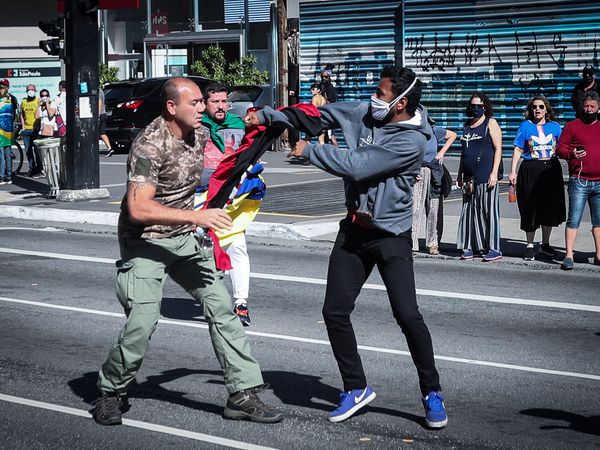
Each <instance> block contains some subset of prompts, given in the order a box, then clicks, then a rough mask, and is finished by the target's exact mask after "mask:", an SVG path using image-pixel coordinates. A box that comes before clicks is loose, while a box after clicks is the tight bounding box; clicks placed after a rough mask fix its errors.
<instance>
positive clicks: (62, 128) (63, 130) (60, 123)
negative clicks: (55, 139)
mask: <svg viewBox="0 0 600 450" xmlns="http://www.w3.org/2000/svg"><path fill="white" fill-rule="evenodd" d="M54 119H55V120H56V127H57V128H58V135H59V136H64V135H65V134H67V126H66V125H65V121H64V120H63V118H62V116H61V115H60V113H59V112H58V109H57V110H56V114H54Z"/></svg>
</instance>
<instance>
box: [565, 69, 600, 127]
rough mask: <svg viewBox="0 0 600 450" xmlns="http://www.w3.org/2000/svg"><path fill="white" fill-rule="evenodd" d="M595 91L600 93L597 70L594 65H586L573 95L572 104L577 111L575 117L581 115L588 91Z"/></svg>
mask: <svg viewBox="0 0 600 450" xmlns="http://www.w3.org/2000/svg"><path fill="white" fill-rule="evenodd" d="M589 91H595V92H597V93H598V95H600V83H598V80H596V71H595V70H594V68H593V67H590V66H586V67H584V68H583V72H582V73H581V81H580V82H579V83H577V84H576V85H575V88H574V89H573V94H572V95H571V106H573V110H574V111H575V117H579V116H580V112H581V109H582V107H583V96H584V95H585V93H586V92H589Z"/></svg>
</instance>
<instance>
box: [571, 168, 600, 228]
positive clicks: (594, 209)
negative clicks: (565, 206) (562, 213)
mask: <svg viewBox="0 0 600 450" xmlns="http://www.w3.org/2000/svg"><path fill="white" fill-rule="evenodd" d="M568 192H569V218H568V219H567V227H568V228H571V229H575V230H576V229H577V228H579V224H580V223H581V216H582V215H583V208H585V203H586V202H587V203H588V205H590V215H591V216H592V226H593V227H600V180H597V181H592V180H584V179H583V178H582V179H579V178H577V177H570V178H569V189H568Z"/></svg>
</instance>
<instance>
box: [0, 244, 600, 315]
mask: <svg viewBox="0 0 600 450" xmlns="http://www.w3.org/2000/svg"><path fill="white" fill-rule="evenodd" d="M0 253H12V254H21V255H29V256H41V257H45V258H54V259H65V260H70V261H84V262H97V263H102V264H114V263H115V260H114V259H110V258H96V257H94V256H81V255H67V254H64V253H51V252H39V251H33V250H20V249H14V248H4V247H0ZM250 276H251V277H252V278H258V279H264V280H273V281H289V282H294V283H305V284H318V285H325V284H327V280H325V279H322V278H310V277H295V276H291V275H278V274H272V273H255V272H252V273H250ZM364 288H365V289H372V290H376V291H385V290H386V289H385V286H383V285H381V284H372V283H365V285H364ZM417 295H420V296H423V297H442V298H452V299H456V300H473V301H479V302H488V303H501V304H506V305H523V306H538V307H542V308H556V309H569V310H575V311H588V312H600V306H597V305H587V304H584V303H567V302H551V301H547V300H531V299H525V298H514V297H498V296H493V295H479V294H467V293H463V292H450V291H434V290H431V289H417Z"/></svg>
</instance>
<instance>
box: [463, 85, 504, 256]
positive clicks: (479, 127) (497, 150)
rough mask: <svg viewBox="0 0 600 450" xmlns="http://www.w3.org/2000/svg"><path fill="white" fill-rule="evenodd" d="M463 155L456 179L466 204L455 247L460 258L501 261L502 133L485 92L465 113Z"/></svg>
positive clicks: (480, 93)
mask: <svg viewBox="0 0 600 450" xmlns="http://www.w3.org/2000/svg"><path fill="white" fill-rule="evenodd" d="M466 114H467V117H470V119H469V120H467V122H466V123H465V126H464V128H463V132H462V136H461V138H460V143H461V145H462V153H461V155H460V166H459V168H458V178H457V180H456V182H457V184H458V186H459V187H462V188H463V205H462V209H461V212H460V220H459V222H458V234H457V242H456V245H457V247H458V248H459V249H462V250H463V254H462V256H461V259H472V258H473V256H474V254H475V253H483V255H484V256H483V260H484V261H496V260H498V259H501V258H502V252H501V251H500V207H499V203H498V169H499V168H500V162H501V161H502V130H501V129H500V126H499V125H498V122H496V119H494V118H493V116H494V110H493V107H492V103H491V102H490V100H489V98H488V97H487V95H485V94H484V93H483V92H476V93H474V94H473V95H472V96H471V98H470V100H469V104H468V105H467V110H466Z"/></svg>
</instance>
